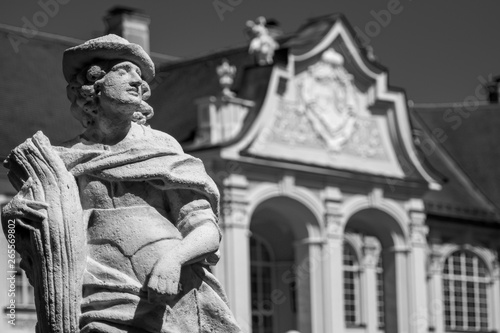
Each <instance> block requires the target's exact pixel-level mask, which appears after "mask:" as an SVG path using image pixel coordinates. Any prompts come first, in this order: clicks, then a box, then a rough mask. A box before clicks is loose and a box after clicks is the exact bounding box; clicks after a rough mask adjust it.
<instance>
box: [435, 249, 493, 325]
mask: <svg viewBox="0 0 500 333" xmlns="http://www.w3.org/2000/svg"><path fill="white" fill-rule="evenodd" d="M488 283H489V276H488V269H487V267H486V265H485V263H484V262H483V261H482V260H481V259H480V258H479V257H478V256H477V255H475V254H473V253H471V252H468V251H457V252H454V253H453V254H452V255H450V256H449V257H448V258H447V259H446V261H445V264H444V269H443V293H444V311H445V312H444V319H445V326H446V329H447V330H452V331H453V330H458V331H485V330H488V300H487V289H488Z"/></svg>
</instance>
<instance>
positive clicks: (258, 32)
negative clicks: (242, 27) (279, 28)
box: [247, 16, 279, 66]
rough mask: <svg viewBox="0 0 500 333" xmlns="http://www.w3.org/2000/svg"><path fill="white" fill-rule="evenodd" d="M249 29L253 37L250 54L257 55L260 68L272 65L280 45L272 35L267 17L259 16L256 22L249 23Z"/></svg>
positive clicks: (256, 58)
mask: <svg viewBox="0 0 500 333" xmlns="http://www.w3.org/2000/svg"><path fill="white" fill-rule="evenodd" d="M247 27H248V28H249V29H250V32H251V35H252V40H251V41H250V47H249V49H248V52H249V53H250V54H254V55H255V61H256V62H257V64H259V65H260V66H263V65H270V64H272V63H273V58H274V51H276V49H278V47H279V44H278V43H277V42H276V41H275V40H274V38H273V37H272V36H271V35H270V33H269V29H268V28H267V27H266V19H265V17H263V16H259V17H258V18H257V19H256V20H255V22H253V21H247Z"/></svg>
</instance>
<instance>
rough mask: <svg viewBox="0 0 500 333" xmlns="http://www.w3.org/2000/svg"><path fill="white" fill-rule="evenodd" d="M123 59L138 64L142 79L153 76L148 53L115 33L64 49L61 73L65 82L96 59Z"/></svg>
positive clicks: (153, 71)
mask: <svg viewBox="0 0 500 333" xmlns="http://www.w3.org/2000/svg"><path fill="white" fill-rule="evenodd" d="M113 59H116V60H119V59H122V60H125V61H130V62H133V63H134V64H136V65H137V66H139V68H140V69H141V72H142V76H143V78H144V80H146V81H147V82H150V81H151V80H152V79H153V78H154V76H155V66H154V64H153V61H152V60H151V58H150V57H149V55H148V54H147V53H146V51H144V49H143V48H142V47H141V46H140V45H137V44H134V43H130V42H129V41H128V40H126V39H125V38H122V37H119V36H117V35H113V34H110V35H106V36H102V37H98V38H95V39H91V40H88V41H86V42H85V43H83V44H81V45H77V46H74V47H71V48H69V49H67V50H66V51H64V55H63V74H64V78H65V79H66V81H67V82H69V81H70V80H71V79H72V78H73V76H75V75H76V74H78V73H79V72H80V71H81V70H82V69H83V68H84V67H85V66H88V65H91V64H92V62H94V61H96V60H113Z"/></svg>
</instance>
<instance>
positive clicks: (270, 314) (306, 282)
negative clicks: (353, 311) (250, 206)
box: [250, 197, 318, 333]
mask: <svg viewBox="0 0 500 333" xmlns="http://www.w3.org/2000/svg"><path fill="white" fill-rule="evenodd" d="M317 226H318V222H317V219H316V218H315V216H314V215H313V214H312V213H311V211H310V210H309V209H307V208H306V207H305V206H304V205H303V204H301V203H299V202H298V201H296V200H294V199H291V198H288V197H273V198H271V199H268V200H266V201H264V202H262V203H260V204H259V205H258V206H257V207H256V209H255V210H254V212H253V214H252V217H251V223H250V231H251V238H250V250H251V251H250V261H251V263H252V268H251V289H252V332H253V333H265V332H266V333H267V332H286V331H288V330H299V331H300V329H301V327H304V325H310V322H309V321H310V309H311V305H310V297H311V282H310V276H309V271H310V269H309V267H305V266H307V265H309V259H308V258H309V249H308V247H307V245H306V246H304V244H306V243H307V242H304V240H307V239H308V238H309V237H310V236H311V234H314V233H315V230H316V229H317V228H318V227H317ZM263 248H265V249H266V250H265V251H264V252H267V253H269V256H268V257H267V259H265V260H264V258H262V253H263V252H262V249H263ZM259 249H260V250H259ZM259 251H260V252H259ZM263 267H266V268H263ZM264 285H265V287H264ZM269 289H270V290H269ZM266 292H268V295H267V296H265V295H262V294H263V293H266Z"/></svg>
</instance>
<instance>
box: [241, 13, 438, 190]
mask: <svg viewBox="0 0 500 333" xmlns="http://www.w3.org/2000/svg"><path fill="white" fill-rule="evenodd" d="M308 33H309V32H308ZM296 38H297V39H300V38H302V41H301V44H300V45H299V44H298V43H296V44H295V45H294V44H293V42H292V43H290V45H292V46H291V47H290V50H289V61H288V65H287V66H286V67H280V66H275V67H274V68H273V73H272V75H271V79H270V82H269V86H268V90H267V96H266V98H265V100H264V103H263V104H262V107H261V109H260V111H259V112H258V116H257V118H256V119H255V121H254V123H253V124H252V127H251V129H250V130H249V131H247V132H246V134H245V135H244V136H243V138H242V139H241V140H239V142H238V143H236V145H234V146H233V148H238V149H239V152H240V154H244V155H246V156H248V155H250V156H254V157H257V158H265V159H272V160H279V161H286V162H292V163H300V164H307V165H315V166H319V167H326V168H332V169H339V170H345V171H352V172H355V173H364V174H371V175H378V176H383V177H391V178H399V179H413V180H415V179H420V180H424V181H426V182H427V183H428V184H429V185H431V186H433V187H436V188H437V187H438V186H439V185H438V184H437V183H436V182H435V181H434V180H433V179H432V178H431V176H430V175H428V174H427V172H426V171H425V170H424V168H423V167H422V165H421V163H420V161H419V159H418V158H417V155H416V152H415V149H414V147H413V143H412V137H411V130H410V124H409V119H408V111H407V103H406V98H405V95H404V92H402V91H396V90H393V89H390V88H389V87H388V84H387V71H385V70H384V69H383V68H381V66H380V65H378V64H376V63H374V62H373V61H370V60H368V59H367V58H366V56H365V55H364V53H363V51H364V50H362V49H361V48H360V47H359V45H358V44H357V43H356V42H355V40H354V39H353V36H352V34H351V30H350V28H349V27H348V25H347V23H346V22H345V21H344V20H342V19H337V20H336V21H335V22H334V23H332V25H331V27H330V29H329V31H328V32H327V33H326V34H324V36H323V37H322V38H321V39H320V40H319V42H316V43H315V44H314V45H313V46H312V47H311V46H309V47H307V49H306V50H304V49H305V47H304V45H307V41H305V42H304V37H303V36H301V33H300V31H299V33H298V34H297V37H296ZM311 39H312V38H311ZM309 45H310V43H309Z"/></svg>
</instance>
